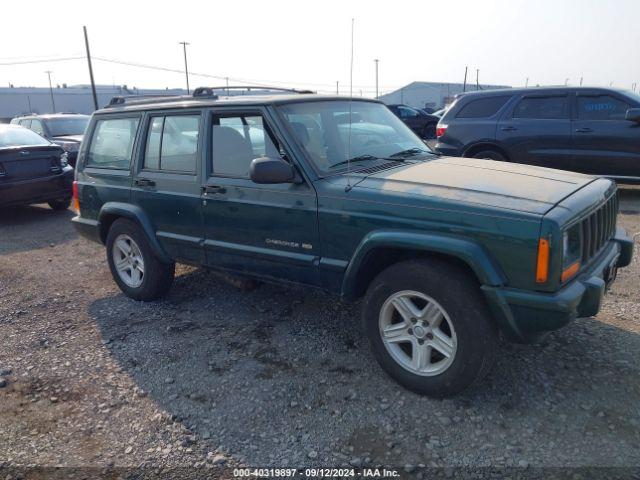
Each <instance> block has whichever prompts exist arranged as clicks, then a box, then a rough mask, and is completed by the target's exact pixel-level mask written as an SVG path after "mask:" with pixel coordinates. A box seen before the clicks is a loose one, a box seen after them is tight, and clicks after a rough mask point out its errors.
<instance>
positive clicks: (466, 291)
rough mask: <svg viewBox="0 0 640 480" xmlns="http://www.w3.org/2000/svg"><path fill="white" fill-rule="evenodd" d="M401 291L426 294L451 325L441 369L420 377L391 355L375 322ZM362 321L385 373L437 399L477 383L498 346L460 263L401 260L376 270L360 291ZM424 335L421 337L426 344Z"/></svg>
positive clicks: (479, 295) (475, 288)
mask: <svg viewBox="0 0 640 480" xmlns="http://www.w3.org/2000/svg"><path fill="white" fill-rule="evenodd" d="M403 291H417V292H421V293H423V294H424V295H427V296H428V297H431V299H433V300H435V302H436V303H437V304H439V306H441V307H442V308H443V309H444V311H446V313H447V315H448V318H449V320H448V321H449V322H450V323H451V324H452V325H453V329H454V332H455V336H456V344H457V346H456V347H455V350H454V353H453V355H451V357H450V358H451V360H449V361H450V362H451V363H450V364H449V366H448V367H446V368H445V369H444V370H443V371H442V372H440V373H437V374H433V375H432V376H424V375H420V374H417V373H414V372H411V371H410V370H408V369H407V368H405V367H404V366H402V364H401V363H400V362H399V361H397V360H396V359H394V357H393V356H392V355H391V353H390V351H389V350H388V349H387V347H386V346H385V343H384V342H383V339H382V334H381V332H380V329H381V327H380V324H379V322H380V319H381V318H382V317H381V313H382V309H383V307H384V306H385V305H387V304H388V303H386V302H387V300H388V299H390V297H392V296H393V295H394V294H397V293H398V292H403ZM412 320H413V319H412ZM443 322H444V320H443ZM401 323H402V322H401ZM363 325H364V329H365V332H366V335H367V337H368V338H369V342H370V345H371V348H372V351H373V355H374V356H375V358H376V360H377V361H378V363H379V364H380V366H381V367H382V368H383V369H384V370H385V372H387V373H388V374H389V375H390V376H391V377H392V378H393V379H395V380H396V381H397V382H398V383H400V384H401V385H403V386H404V387H406V388H407V389H409V390H412V391H414V392H416V393H419V394H422V395H428V396H432V397H437V398H442V397H448V396H452V395H455V394H456V393H459V392H460V391H462V390H464V389H466V388H468V387H470V386H472V385H474V384H477V383H478V382H480V380H482V379H483V378H484V377H485V376H486V374H487V373H488V372H489V370H490V369H491V366H492V365H493V361H494V358H495V354H496V349H497V345H498V332H497V328H496V326H495V324H494V323H493V321H492V319H491V316H490V313H489V311H488V307H487V305H486V302H485V300H484V298H483V296H482V293H481V292H480V289H479V287H478V285H477V283H476V282H475V280H474V279H473V278H471V277H470V274H469V273H468V272H467V271H465V270H464V269H463V268H461V267H459V266H457V265H455V264H451V263H449V262H446V261H443V260H439V259H420V260H409V261H403V262H400V263H397V264H394V265H392V266H391V267H388V268H387V269H386V270H384V271H383V272H382V273H380V274H379V275H378V276H377V277H376V278H375V279H374V280H373V282H372V283H371V285H370V286H369V289H368V290H367V294H366V296H365V300H364V307H363ZM443 325H444V324H443ZM441 328H446V325H444V326H443V327H441ZM414 329H415V325H414ZM409 332H410V333H412V332H411V330H409ZM452 336H453V335H452ZM427 338H428V337H426V338H425V340H423V342H426V343H427V344H428V343H429V340H428V339H427ZM431 341H433V336H431ZM413 345H415V343H413ZM410 351H411V352H413V347H411V350H410ZM432 351H433V350H432ZM438 354H439V353H438ZM429 355H430V358H433V357H431V355H433V354H432V353H430V354H429ZM443 358H444V357H443Z"/></svg>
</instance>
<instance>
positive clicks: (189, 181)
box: [131, 110, 204, 264]
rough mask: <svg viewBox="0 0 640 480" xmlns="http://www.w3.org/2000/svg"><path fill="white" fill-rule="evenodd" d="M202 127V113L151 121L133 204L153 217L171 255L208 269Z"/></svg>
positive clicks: (166, 114) (157, 116) (162, 114)
mask: <svg viewBox="0 0 640 480" xmlns="http://www.w3.org/2000/svg"><path fill="white" fill-rule="evenodd" d="M202 125H203V120H202V112H201V111H199V110H192V111H188V110H187V111H179V112H176V111H175V110H172V111H158V112H152V113H150V114H148V115H146V116H145V119H144V128H143V137H142V138H143V139H144V142H143V143H142V144H141V145H142V146H141V148H140V153H139V155H138V162H137V164H136V166H135V168H134V174H133V185H132V190H131V191H132V200H133V203H134V204H136V205H138V206H139V207H140V208H141V209H142V210H143V211H144V212H145V213H146V214H147V216H148V217H149V219H150V220H151V223H152V224H153V227H154V229H155V232H156V236H157V238H158V241H159V242H160V244H161V245H162V246H163V247H164V249H165V250H166V252H167V253H168V254H169V255H170V256H171V257H173V258H176V259H179V260H184V261H189V262H194V263H197V264H202V263H204V247H203V245H202V242H203V240H204V238H203V237H204V231H203V225H202V206H201V204H200V174H199V165H200V162H199V160H198V159H199V158H200V155H201V152H202V133H201V130H202V128H203V127H202Z"/></svg>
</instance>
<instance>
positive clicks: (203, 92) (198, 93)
mask: <svg viewBox="0 0 640 480" xmlns="http://www.w3.org/2000/svg"><path fill="white" fill-rule="evenodd" d="M225 90H227V91H229V90H247V91H249V92H250V91H252V90H256V91H259V92H264V91H270V92H289V93H299V94H305V93H316V92H313V91H311V90H296V89H295V88H281V87H266V86H264V85H233V86H229V87H227V86H223V87H198V88H196V89H195V90H194V91H193V96H194V97H217V96H218V95H217V94H216V93H215V92H216V91H218V92H219V91H225Z"/></svg>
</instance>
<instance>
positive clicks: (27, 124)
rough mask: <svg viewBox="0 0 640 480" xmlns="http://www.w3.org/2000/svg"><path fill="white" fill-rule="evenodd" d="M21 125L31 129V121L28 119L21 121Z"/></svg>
mask: <svg viewBox="0 0 640 480" xmlns="http://www.w3.org/2000/svg"><path fill="white" fill-rule="evenodd" d="M20 125H22V126H23V127H24V128H31V119H30V118H27V119H25V120H20Z"/></svg>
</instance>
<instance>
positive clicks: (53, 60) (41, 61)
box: [0, 55, 86, 66]
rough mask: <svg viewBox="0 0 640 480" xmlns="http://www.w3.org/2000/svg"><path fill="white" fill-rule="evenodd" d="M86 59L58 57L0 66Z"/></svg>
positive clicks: (0, 63) (82, 58)
mask: <svg viewBox="0 0 640 480" xmlns="http://www.w3.org/2000/svg"><path fill="white" fill-rule="evenodd" d="M85 58H86V57H85V56H84V55H83V56H80V57H59V58H50V59H46V60H45V59H42V60H21V61H17V62H0V65H3V66H10V65H29V64H34V63H49V62H67V61H69V60H84V59H85Z"/></svg>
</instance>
